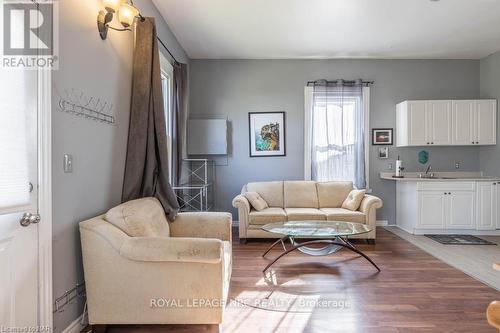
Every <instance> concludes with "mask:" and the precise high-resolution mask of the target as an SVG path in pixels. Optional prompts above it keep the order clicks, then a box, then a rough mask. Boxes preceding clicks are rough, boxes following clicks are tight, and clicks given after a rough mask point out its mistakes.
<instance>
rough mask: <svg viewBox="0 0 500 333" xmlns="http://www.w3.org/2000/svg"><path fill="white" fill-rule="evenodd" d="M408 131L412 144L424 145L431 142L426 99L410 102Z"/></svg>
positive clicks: (410, 143)
mask: <svg viewBox="0 0 500 333" xmlns="http://www.w3.org/2000/svg"><path fill="white" fill-rule="evenodd" d="M408 122H409V124H408V131H409V140H408V141H409V142H408V144H409V145H411V146H423V145H427V144H429V143H430V140H429V134H428V117H427V102H426V101H409V102H408Z"/></svg>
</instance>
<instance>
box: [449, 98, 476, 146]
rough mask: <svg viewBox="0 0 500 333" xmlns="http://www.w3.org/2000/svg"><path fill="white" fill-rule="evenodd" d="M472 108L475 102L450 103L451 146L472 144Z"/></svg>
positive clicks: (473, 139) (473, 113) (473, 115)
mask: <svg viewBox="0 0 500 333" xmlns="http://www.w3.org/2000/svg"><path fill="white" fill-rule="evenodd" d="M474 108H475V102H474V101H472V100H468V101H465V100H464V101H453V102H452V126H451V128H452V133H453V135H452V144H454V145H463V146H466V145H473V144H474V142H475V137H474V133H475V131H474V117H475V112H474Z"/></svg>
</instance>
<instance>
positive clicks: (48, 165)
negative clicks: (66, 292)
mask: <svg viewBox="0 0 500 333" xmlns="http://www.w3.org/2000/svg"><path fill="white" fill-rule="evenodd" d="M51 99H52V72H51V70H50V69H38V184H39V189H38V210H39V214H40V216H41V222H40V223H39V224H38V325H39V327H50V329H51V331H53V315H52V308H53V305H52V304H53V295H52V116H51V115H52V109H51V104H52V101H51Z"/></svg>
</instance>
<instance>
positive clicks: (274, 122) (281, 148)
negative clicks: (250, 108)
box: [248, 112, 286, 157]
mask: <svg viewBox="0 0 500 333" xmlns="http://www.w3.org/2000/svg"><path fill="white" fill-rule="evenodd" d="M248 125H249V140H250V157H269V156H285V155H286V151H285V112H249V113H248Z"/></svg>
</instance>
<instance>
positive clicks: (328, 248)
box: [262, 235, 380, 273]
mask: <svg viewBox="0 0 500 333" xmlns="http://www.w3.org/2000/svg"><path fill="white" fill-rule="evenodd" d="M287 239H288V240H289V241H290V243H291V244H292V247H291V248H290V249H287V248H286V246H285V241H286V240H287ZM280 242H281V245H282V246H283V250H284V251H283V253H281V254H280V255H279V256H277V257H276V258H275V259H274V260H273V261H271V262H270V263H269V264H268V265H267V266H266V268H264V270H263V271H262V272H264V273H265V272H266V271H267V270H268V269H269V268H270V267H271V266H272V265H274V263H276V262H277V261H278V260H279V259H281V258H282V257H284V256H286V255H287V254H288V253H290V252H293V251H295V250H299V251H300V252H302V253H305V254H308V255H312V256H324V255H328V254H332V253H334V252H337V251H338V250H340V249H342V248H346V249H348V250H351V251H352V252H355V253H357V254H359V255H360V256H362V257H363V258H365V259H366V260H368V261H369V262H370V263H371V264H372V265H373V267H375V268H376V269H377V270H378V271H380V268H379V267H378V266H377V265H376V264H375V263H374V262H373V260H371V259H370V258H369V257H368V256H367V255H366V254H364V253H363V252H361V251H360V250H359V249H358V248H356V247H355V246H354V245H353V244H352V243H351V242H349V241H348V240H347V239H346V238H342V237H336V238H334V239H315V240H311V241H306V242H303V243H298V242H296V241H295V239H294V238H293V237H291V236H288V235H287V236H284V237H282V238H280V239H278V240H277V241H276V242H274V243H273V244H272V245H271V246H270V247H269V248H268V249H267V250H266V252H264V254H262V256H263V257H265V256H266V254H268V253H269V251H271V249H273V248H274V247H275V246H276V244H278V243H280ZM315 244H323V245H324V246H323V247H311V246H310V245H315Z"/></svg>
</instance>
